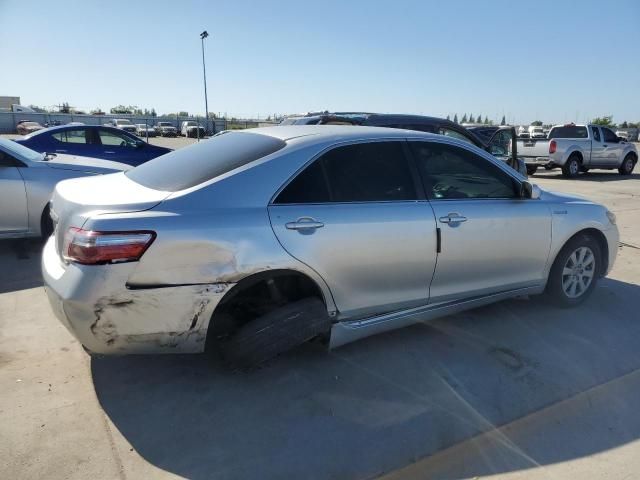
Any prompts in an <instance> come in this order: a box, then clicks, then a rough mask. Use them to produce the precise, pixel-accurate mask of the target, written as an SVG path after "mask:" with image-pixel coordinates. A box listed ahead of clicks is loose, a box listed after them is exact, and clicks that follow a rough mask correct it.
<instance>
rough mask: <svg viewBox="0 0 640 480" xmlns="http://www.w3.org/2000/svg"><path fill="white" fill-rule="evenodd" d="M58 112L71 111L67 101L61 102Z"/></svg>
mask: <svg viewBox="0 0 640 480" xmlns="http://www.w3.org/2000/svg"><path fill="white" fill-rule="evenodd" d="M60 113H71V107H70V106H69V103H68V102H62V105H60Z"/></svg>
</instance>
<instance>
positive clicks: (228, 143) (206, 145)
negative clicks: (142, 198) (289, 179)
mask: <svg viewBox="0 0 640 480" xmlns="http://www.w3.org/2000/svg"><path fill="white" fill-rule="evenodd" d="M285 145H286V144H285V142H283V141H282V140H280V139H277V138H273V137H268V136H266V135H260V134H256V133H246V132H233V133H227V134H225V135H216V136H214V137H212V138H211V139H209V140H207V141H206V142H201V143H198V144H195V145H192V146H190V147H187V148H182V149H180V150H176V151H174V152H171V153H168V154H166V155H162V156H161V157H157V158H155V159H154V160H151V161H149V162H147V163H143V164H142V165H140V166H139V167H137V168H134V169H133V170H129V171H128V172H127V173H126V175H127V176H128V177H129V178H130V179H131V180H133V181H135V182H138V183H139V184H141V185H144V186H145V187H148V188H153V189H155V190H163V191H168V192H176V191H178V190H184V189H185V188H190V187H194V186H196V185H198V184H200V183H203V182H206V181H208V180H211V179H212V178H215V177H217V176H219V175H222V174H224V173H227V172H230V171H231V170H233V169H235V168H238V167H241V166H243V165H246V164H248V163H250V162H253V161H254V160H258V159H259V158H262V157H265V156H267V155H270V154H271V153H273V152H276V151H278V150H280V149H281V148H283V147H284V146H285Z"/></svg>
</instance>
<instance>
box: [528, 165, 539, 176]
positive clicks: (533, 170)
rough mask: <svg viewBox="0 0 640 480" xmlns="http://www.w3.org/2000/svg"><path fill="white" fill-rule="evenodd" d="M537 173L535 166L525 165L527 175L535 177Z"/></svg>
mask: <svg viewBox="0 0 640 480" xmlns="http://www.w3.org/2000/svg"><path fill="white" fill-rule="evenodd" d="M537 171H538V166H537V165H527V175H535V173H536V172H537Z"/></svg>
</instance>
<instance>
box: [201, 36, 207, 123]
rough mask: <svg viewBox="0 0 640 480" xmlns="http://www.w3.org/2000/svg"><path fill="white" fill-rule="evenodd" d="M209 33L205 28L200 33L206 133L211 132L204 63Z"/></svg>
mask: <svg viewBox="0 0 640 480" xmlns="http://www.w3.org/2000/svg"><path fill="white" fill-rule="evenodd" d="M208 36H209V34H208V33H207V31H206V30H205V31H204V32H202V33H201V34H200V41H201V43H202V75H203V77H204V122H205V123H204V129H205V133H208V132H209V103H208V101H207V69H206V67H205V65H204V39H205V38H207V37H208Z"/></svg>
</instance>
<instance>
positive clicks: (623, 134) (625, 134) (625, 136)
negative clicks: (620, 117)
mask: <svg viewBox="0 0 640 480" xmlns="http://www.w3.org/2000/svg"><path fill="white" fill-rule="evenodd" d="M616 136H617V137H618V138H620V139H622V140H624V141H625V142H629V141H630V139H629V137H630V135H629V132H626V131H624V130H618V131H617V132H616Z"/></svg>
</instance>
